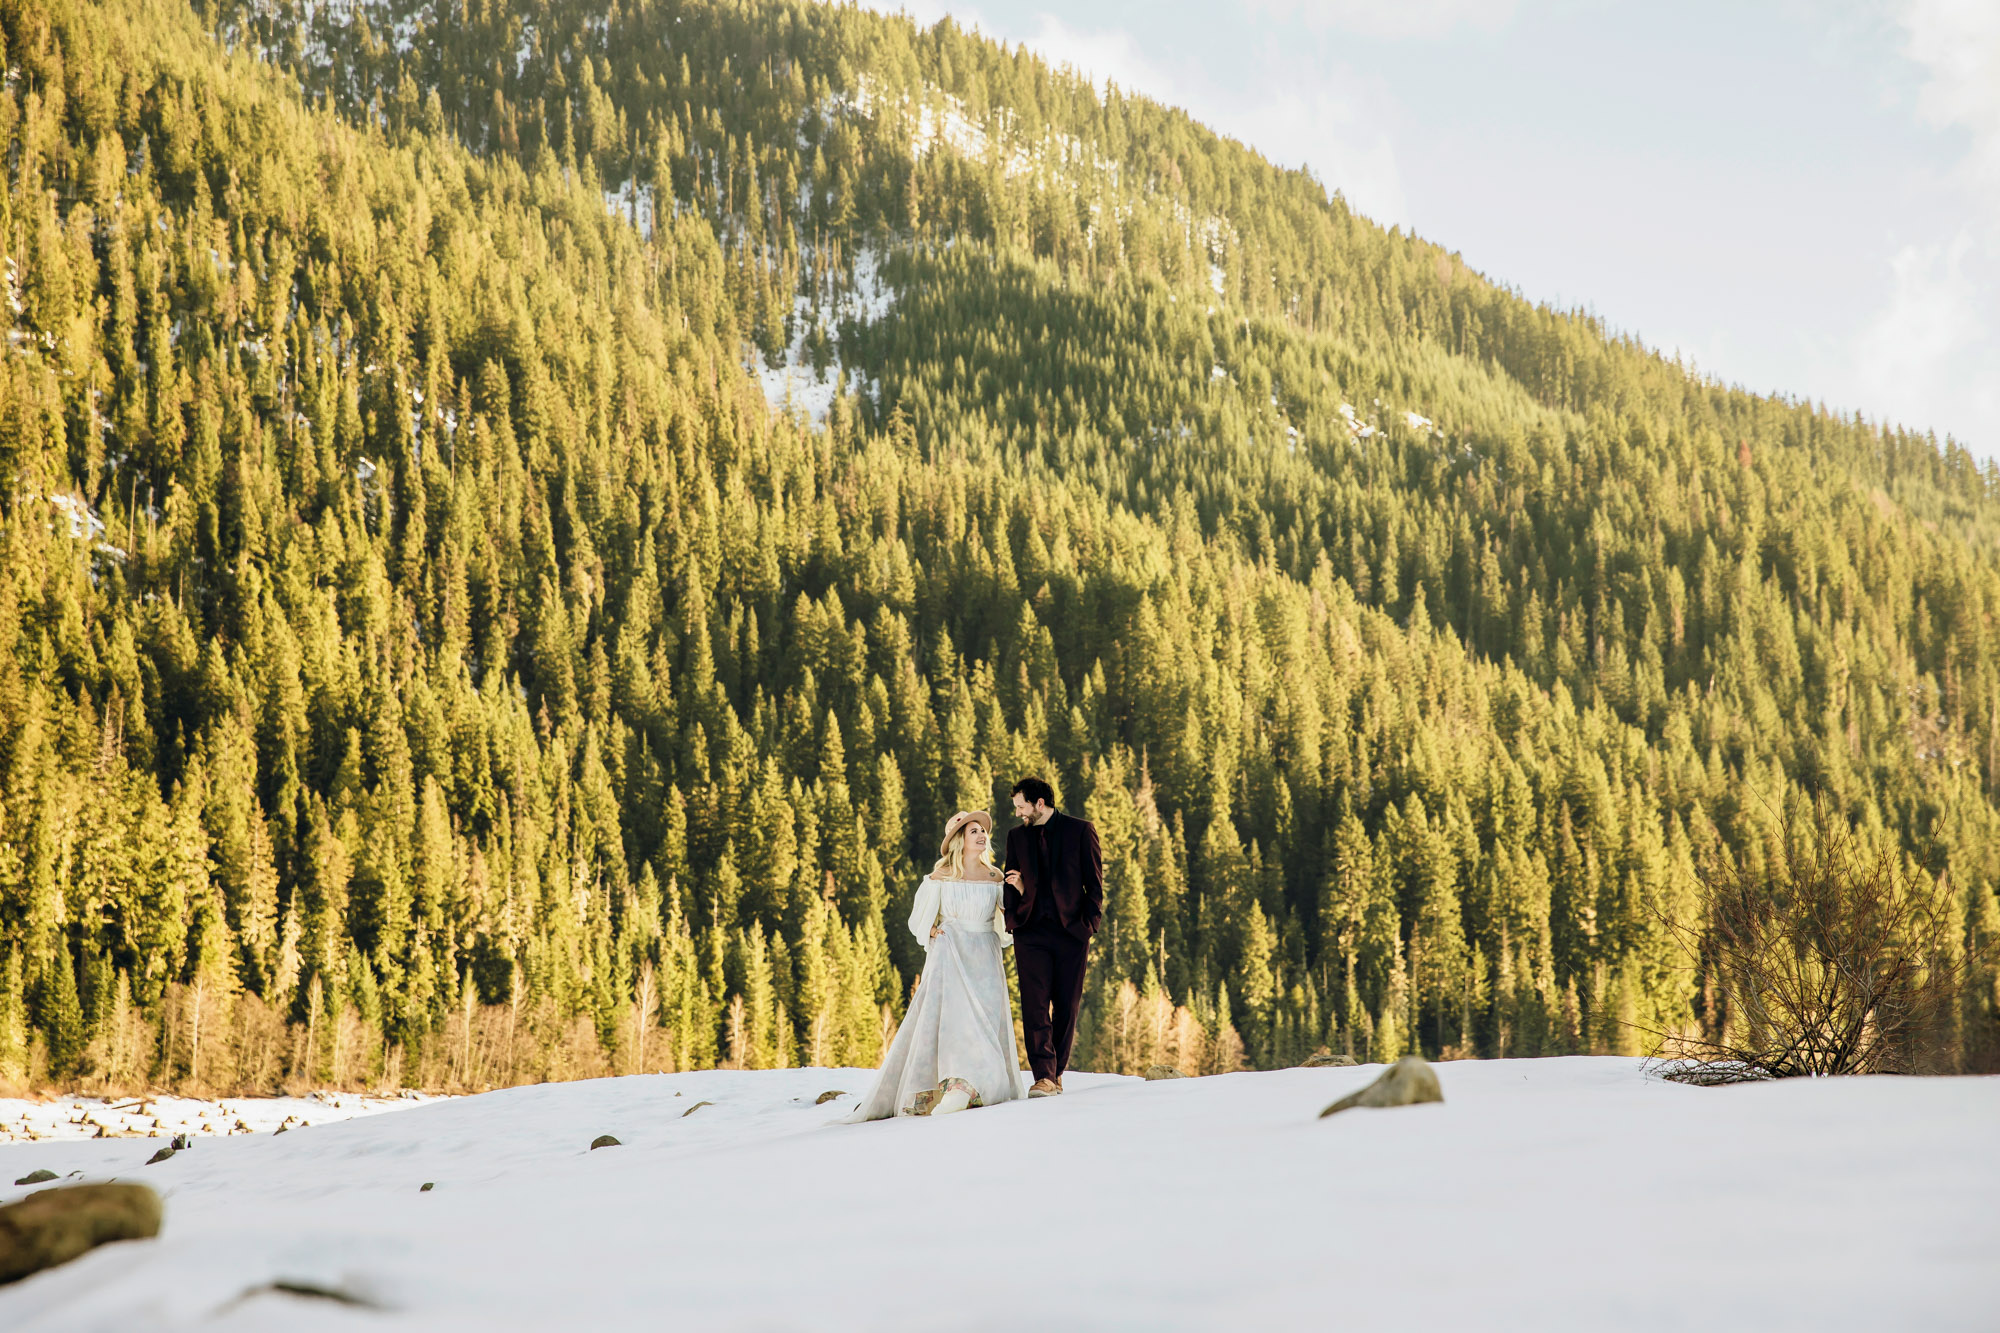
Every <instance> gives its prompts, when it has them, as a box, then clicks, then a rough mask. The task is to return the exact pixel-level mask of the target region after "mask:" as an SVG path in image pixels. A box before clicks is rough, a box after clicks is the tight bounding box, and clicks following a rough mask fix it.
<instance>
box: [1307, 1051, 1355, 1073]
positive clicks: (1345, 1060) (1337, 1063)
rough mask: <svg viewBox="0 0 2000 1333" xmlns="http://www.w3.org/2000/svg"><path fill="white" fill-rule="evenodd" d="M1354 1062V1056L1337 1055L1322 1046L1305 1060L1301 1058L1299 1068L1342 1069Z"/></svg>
mask: <svg viewBox="0 0 2000 1333" xmlns="http://www.w3.org/2000/svg"><path fill="white" fill-rule="evenodd" d="M1353 1063H1355V1060H1354V1057H1353V1056H1351V1055H1335V1054H1334V1053H1333V1052H1331V1051H1329V1050H1327V1049H1326V1048H1325V1047H1321V1048H1320V1049H1319V1050H1317V1051H1314V1052H1313V1053H1312V1054H1311V1055H1308V1056H1307V1057H1306V1058H1305V1059H1304V1060H1301V1061H1300V1062H1299V1068H1301V1069H1340V1068H1345V1067H1346V1066H1348V1065H1351V1064H1353Z"/></svg>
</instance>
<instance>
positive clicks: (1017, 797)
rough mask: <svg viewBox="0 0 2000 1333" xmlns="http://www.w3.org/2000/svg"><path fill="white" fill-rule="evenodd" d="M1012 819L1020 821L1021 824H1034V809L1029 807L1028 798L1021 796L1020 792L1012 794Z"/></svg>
mask: <svg viewBox="0 0 2000 1333" xmlns="http://www.w3.org/2000/svg"><path fill="white" fill-rule="evenodd" d="M1014 818H1016V819H1018V820H1020V821H1021V822H1022V823H1023V824H1032V823H1034V822H1035V807H1034V806H1032V805H1029V804H1028V798H1027V797H1025V796H1023V795H1021V793H1020V792H1015V793H1014Z"/></svg>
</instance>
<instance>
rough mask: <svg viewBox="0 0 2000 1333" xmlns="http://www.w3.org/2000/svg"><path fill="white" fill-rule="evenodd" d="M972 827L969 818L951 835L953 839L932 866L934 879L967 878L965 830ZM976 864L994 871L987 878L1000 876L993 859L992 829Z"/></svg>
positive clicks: (998, 868) (997, 866)
mask: <svg viewBox="0 0 2000 1333" xmlns="http://www.w3.org/2000/svg"><path fill="white" fill-rule="evenodd" d="M971 827H972V821H971V820H967V821H966V822H965V824H964V825H963V826H962V827H961V828H960V829H959V830H958V832H956V833H954V834H952V835H951V841H950V842H948V843H946V844H945V845H944V855H943V856H940V857H939V858H938V859H937V864H936V865H934V866H932V867H931V878H932V879H965V878H966V877H967V876H966V873H965V872H966V869H967V866H966V864H965V830H966V829H969V828H971ZM975 864H977V865H982V866H985V867H986V869H987V870H989V871H991V872H992V873H991V874H989V875H987V876H986V878H988V879H998V878H1000V867H999V865H998V864H997V863H996V862H995V861H994V860H993V834H992V833H991V832H990V831H989V832H988V833H987V835H986V848H985V850H984V851H982V852H980V853H979V859H978V861H977V862H975Z"/></svg>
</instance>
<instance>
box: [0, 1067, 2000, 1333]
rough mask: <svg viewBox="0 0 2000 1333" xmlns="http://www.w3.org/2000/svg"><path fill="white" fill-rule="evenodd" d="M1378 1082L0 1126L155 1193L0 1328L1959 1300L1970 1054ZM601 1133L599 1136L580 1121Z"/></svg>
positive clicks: (1596, 1314)
mask: <svg viewBox="0 0 2000 1333" xmlns="http://www.w3.org/2000/svg"><path fill="white" fill-rule="evenodd" d="M1378 1072H1379V1070H1378V1069H1376V1068H1373V1067H1362V1068H1358V1069H1294V1070H1282V1071H1276V1072H1270V1073H1244V1074H1230V1075H1223V1076H1220V1077H1214V1078H1203V1079H1184V1080H1169V1081H1165V1082H1159V1083H1145V1082H1142V1081H1140V1080H1137V1079H1128V1078H1119V1077H1116V1076H1110V1075H1090V1074H1073V1075H1071V1076H1070V1078H1069V1079H1068V1080H1067V1082H1068V1084H1069V1087H1070V1091H1069V1092H1068V1093H1067V1094H1066V1095H1065V1096H1063V1097H1061V1098H1057V1099H1053V1100H1042V1101H1022V1102H1014V1103H1008V1104H1005V1105H1001V1106H996V1107H990V1108H984V1109H979V1110H973V1111H969V1112H966V1113H964V1114H961V1115H955V1116H950V1117H947V1118H943V1119H938V1120H917V1119H902V1120H894V1121H883V1122H877V1123H874V1124H869V1125H859V1126H841V1125H835V1124H833V1123H831V1122H833V1121H834V1120H836V1119H837V1118H838V1116H839V1115H840V1114H841V1113H842V1108H843V1107H844V1106H847V1105H849V1104H851V1097H843V1098H841V1099H840V1100H839V1101H837V1102H830V1103H828V1104H826V1105H815V1104H814V1102H815V1098H816V1097H817V1096H818V1095H819V1094H820V1093H821V1092H824V1091H827V1090H829V1089H834V1088H839V1089H843V1090H845V1091H846V1092H848V1093H849V1094H858V1093H860V1092H862V1091H864V1090H865V1088H866V1086H867V1080H868V1079H870V1078H871V1077H872V1074H871V1073H870V1072H869V1071H862V1070H838V1071H829V1070H773V1071H767V1072H742V1071H726V1070H725V1071H708V1072H702V1073H690V1074H676V1075H651V1076H635V1077H629V1078H621V1079H606V1080H598V1081H594V1082H587V1083H568V1084H549V1085H543V1086H539V1087H530V1088H516V1089H509V1090H505V1091H500V1092H493V1093H487V1094H484V1095H481V1096H477V1097H466V1098H459V1099H454V1100H450V1101H442V1102H436V1103H432V1104H428V1105H423V1106H416V1107H413V1108H411V1109H410V1110H408V1111H407V1112H405V1113H403V1114H397V1115H378V1116H371V1117H367V1118H360V1119H354V1120H349V1121H346V1122H342V1123H338V1124H326V1125H316V1126H314V1127H313V1128H311V1129H308V1130H303V1131H298V1132H294V1133H289V1134H286V1135H284V1136H282V1137H272V1136H267V1135H257V1136H239V1137H236V1138H230V1139H219V1140H215V1141H208V1142H202V1143H200V1144H198V1145H197V1146H196V1147H195V1148H194V1149H193V1150H192V1151H189V1152H184V1153H182V1154H180V1155H179V1156H177V1157H175V1158H174V1159H173V1160H171V1161H168V1162H164V1163H161V1164H159V1165H157V1166H152V1167H143V1166H141V1165H140V1163H142V1162H143V1161H144V1160H145V1157H146V1156H147V1155H148V1154H149V1153H150V1152H151V1150H152V1149H153V1148H154V1147H155V1146H157V1145H154V1144H150V1143H141V1142H129V1141H124V1140H117V1139H110V1140H97V1141H91V1142H71V1143H53V1142H41V1143H30V1144H14V1145H11V1146H6V1147H0V1159H4V1160H0V1172H4V1178H5V1179H6V1180H12V1179H14V1178H15V1177H16V1176H19V1175H22V1174H24V1173H26V1172H28V1171H30V1170H33V1169H35V1168H37V1167H43V1166H46V1167H48V1168H49V1169H51V1170H55V1171H57V1172H58V1173H64V1172H68V1171H72V1170H78V1169H81V1170H82V1171H83V1173H84V1178H88V1179H106V1178H110V1177H112V1176H118V1177H120V1178H124V1179H138V1180H145V1181H147V1182H149V1183H151V1184H153V1185H155V1186H156V1187H157V1188H159V1189H160V1190H161V1191H162V1192H163V1194H164V1195H165V1196H166V1200H167V1220H166V1226H165V1229H164V1231H163V1232H162V1235H161V1238H160V1239H159V1240H158V1241H156V1242H150V1243H138V1244H125V1245H114V1246H108V1247H105V1248H103V1249H100V1250H98V1251H95V1252H94V1253H92V1254H90V1255H88V1256H86V1257H84V1258H83V1259H81V1260H79V1261H77V1262H76V1263H74V1264H71V1265H69V1266H67V1267H65V1268H62V1269H58V1270H55V1271H52V1272H49V1273H44V1274H40V1275H38V1276H36V1277H34V1278H31V1279H29V1280H28V1281H26V1282H23V1283H21V1284H19V1285H17V1286H14V1287H11V1288H0V1328H7V1329H10V1330H21V1333H27V1331H28V1330H64V1331H65V1333H67V1331H68V1330H89V1329H116V1330H119V1331H120V1333H130V1330H134V1329H141V1328H144V1329H181V1328H204V1329H206V1328H229V1329H255V1328H272V1329H277V1328H284V1329H317V1328H358V1327H366V1328H370V1329H405V1328H407V1329H418V1328H422V1329H475V1328H476V1329H514V1328H520V1329H530V1328H550V1329H554V1328H572V1327H587V1328H592V1329H623V1328H662V1327H671V1328H677V1329H679V1328H693V1329H707V1328H716V1329H759V1330H767V1329H812V1330H827V1329H870V1330H873V1329H917V1328H926V1329H930V1328H951V1329H960V1330H984V1329H1002V1328H1009V1329H1012V1328H1019V1327H1024V1326H1025V1327H1034V1326H1037V1325H1039V1326H1042V1327H1048V1328H1058V1329H1077V1328H1082V1329H1127V1328H1130V1329H1139V1328H1145V1329H1237V1328H1270V1329H1287V1328H1312V1329H1318V1328H1333V1327H1337V1328H1341V1329H1343V1330H1346V1329H1368V1328H1389V1327H1393V1328H1398V1329H1413V1328H1467V1329H1471V1328H1478V1329H1513V1328H1520V1329H1530V1328H1532V1329H1606V1328H1620V1329H1625V1328H1632V1329H1682V1328H1687V1329H1694V1328H1700V1329H1704V1330H1707V1329H1716V1328H1743V1329H1794V1328H1796V1329H1814V1330H1824V1329H1844V1328H1857V1329H1858V1328H1870V1329H1880V1328H1884V1327H1889V1328H1926V1329H1975V1328H1978V1329H1990V1328H1992V1327H1993V1326H1994V1315H1993V1312H1994V1310H1995V1309H1996V1308H2000V1264H1996V1263H1995V1262H1994V1258H1993V1256H1994V1254H1995V1253H1996V1249H1997V1248H2000V1210H1996V1209H1995V1207H1994V1205H1993V1201H1994V1199H1995V1198H1996V1196H2000V1136H1996V1135H1995V1134H1994V1132H1993V1129H1994V1126H1995V1125H2000V1079H1887V1078H1884V1079H1852V1080H1829V1081H1820V1082H1810V1083H1809V1082H1792V1083H1785V1084H1768V1085H1756V1086H1748V1087H1736V1088H1687V1087H1681V1086H1678V1085H1674V1084H1668V1083H1664V1082H1661V1081H1659V1080H1658V1079H1655V1078H1649V1077H1647V1076H1646V1075H1645V1074H1644V1072H1643V1071H1642V1068H1641V1066H1640V1064H1639V1062H1637V1061H1634V1060H1625V1059H1615V1058H1588V1057H1578V1058H1571V1059H1561V1060H1538V1061H1516V1060H1503V1061H1485V1062H1463V1063H1452V1064H1445V1065H1440V1066H1438V1075H1439V1079H1440V1081H1441V1083H1442V1085H1443V1088H1444V1094H1445V1098H1446V1101H1445V1103H1444V1104H1443V1105H1435V1106H1418V1107H1408V1108H1400V1109H1396V1110H1383V1111H1368V1110H1357V1111H1350V1112H1346V1113H1343V1114H1341V1115H1339V1116H1335V1117H1333V1118H1332V1119H1329V1120H1324V1121H1322V1120H1318V1119H1316V1116H1317V1114H1318V1112H1319V1110H1320V1108H1321V1107H1323V1106H1324V1105H1326V1104H1327V1103H1328V1102H1330V1101H1332V1100H1333V1099H1335V1098H1336V1097H1339V1096H1341V1095H1343V1094H1345V1093H1347V1092H1349V1091H1352V1090H1353V1089H1355V1088H1357V1087H1359V1086H1361V1085H1362V1084H1363V1083H1365V1082H1366V1081H1368V1080H1369V1079H1371V1078H1373V1077H1374V1076H1375V1075H1376V1073H1378ZM703 1101H706V1102H709V1103H710V1104H709V1105H707V1106H702V1107H700V1108H699V1109H693V1110H692V1113H690V1110H691V1108H694V1107H695V1106H696V1104H697V1103H699V1102H703ZM604 1133H609V1134H615V1135H617V1136H618V1137H619V1138H620V1139H621V1140H623V1146H621V1147H617V1148H606V1149H601V1150H599V1151H597V1152H590V1151H588V1150H587V1145H588V1144H589V1142H590V1140H591V1139H592V1138H593V1137H595V1136H596V1135H598V1134H604ZM426 1181H434V1182H436V1188H435V1190H433V1191H432V1192H429V1193H422V1192H420V1191H419V1187H420V1186H421V1185H422V1184H423V1183H424V1182H426ZM26 1192H27V1191H26V1190H25V1189H21V1188H15V1187H11V1186H10V1187H7V1188H6V1189H5V1191H4V1192H0V1201H4V1200H9V1199H12V1198H16V1197H19V1196H20V1195H21V1194H24V1193H26ZM274 1281H284V1282H288V1283H291V1284H295V1285H298V1284H303V1285H307V1286H314V1287H320V1288H324V1289H327V1290H332V1291H338V1292H340V1293H343V1294H344V1295H345V1296H347V1297H348V1298H350V1299H352V1300H355V1301H360V1302H366V1303H367V1304H343V1303H340V1302H338V1301H334V1300H326V1299H317V1298H313V1297H308V1296H300V1295H294V1294H287V1293H284V1292H277V1291H272V1290H270V1289H269V1284H271V1283H273V1282H274Z"/></svg>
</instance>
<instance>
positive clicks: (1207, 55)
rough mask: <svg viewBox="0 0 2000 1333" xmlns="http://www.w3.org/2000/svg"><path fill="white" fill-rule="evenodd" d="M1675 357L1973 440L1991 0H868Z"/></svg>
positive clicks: (1993, 131)
mask: <svg viewBox="0 0 2000 1333" xmlns="http://www.w3.org/2000/svg"><path fill="white" fill-rule="evenodd" d="M877 7H879V8H883V9H888V10H903V11H904V12H907V13H909V14H910V15H911V17H913V18H915V19H916V20H917V21H918V22H920V23H923V24H925V25H929V24H931V23H934V22H935V21H937V20H938V19H939V18H941V17H943V16H944V15H946V14H950V15H951V16H952V17H953V18H954V19H955V20H956V21H958V22H959V23H960V24H961V25H963V26H966V27H969V28H976V29H978V30H979V31H981V32H983V33H985V34H986V35H988V36H990V37H994V38H998V39H1000V40H1002V41H1006V42H1008V43H1025V44H1026V45H1027V46H1029V47H1030V48H1032V49H1034V50H1036V51H1038V52H1040V53H1042V54H1043V55H1045V56H1048V57H1050V58H1051V59H1053V60H1055V61H1056V62H1057V63H1060V64H1068V65H1071V66H1073V67H1075V68H1076V69H1078V70H1079V71H1082V72H1084V73H1086V74H1088V75H1090V76H1091V77H1092V78H1094V79H1096V80H1098V81H1099V82H1100V83H1102V82H1104V81H1106V80H1109V81H1112V82H1115V83H1117V84H1118V86H1119V87H1120V88H1122V89H1125V90H1127V91H1131V92H1138V93H1143V94H1146V95H1147V96H1150V97H1153V98H1156V99H1157V100H1159V101H1162V102H1166V103H1169V104H1171V105H1174V106H1179V107H1183V108H1185V109H1186V110H1187V111H1189V112H1190V113H1192V114H1193V115H1194V116H1195V117H1196V118H1197V119H1199V120H1202V121H1204V122H1206V123H1207V124H1209V125H1211V126H1213V127H1214V128H1215V129H1217V130H1218V131H1220V132H1221V133H1223V134H1226V135H1229V136H1232V137H1234V138H1237V139H1240V140H1242V141H1243V142H1245V143H1247V144H1249V145H1250V146H1252V147H1253V148H1255V149H1257V150H1258V151H1259V152H1261V153H1263V154H1264V155H1265V156H1266V157H1268V158H1270V159H1271V160H1273V161H1275V162H1278V163H1281V164H1283V165H1285V166H1293V167H1297V166H1304V167H1308V168H1310V169H1311V170H1312V172H1313V173H1314V175H1316V176H1317V177H1318V178H1319V179H1320V180H1321V181H1322V182H1324V183H1325V184H1326V185H1327V187H1328V188H1329V189H1332V190H1337V191H1339V192H1340V194H1341V195H1342V196H1343V197H1344V198H1345V199H1346V200H1347V202H1348V203H1349V204H1350V205H1351V206H1353V207H1354V208H1356V209H1357V210H1358V211H1360V212H1361V213H1363V214H1366V215H1367V216H1369V217H1371V218H1373V219H1375V220H1376V221H1378V222H1380V223H1382V224H1383V225H1385V226H1400V227H1402V228H1403V229H1405V230H1406V231H1414V232H1416V233H1417V234H1419V235H1421V236H1423V237H1425V238H1427V239H1429V240H1432V241H1436V242H1438V243H1440V244H1442V245H1444V246H1446V247H1448V248H1450V249H1453V250H1457V251H1458V252H1460V254H1462V255H1463V257H1464V258H1465V260H1466V262H1467V263H1469V264H1471V265H1472V266H1473V267H1475V268H1477V269H1479V270H1480V271H1482V272H1484V273H1485V274H1486V275H1487V276H1489V277H1491V278H1493V279H1495V280H1497V281H1500V282H1503V283H1506V284H1508V285H1510V286H1512V287H1515V288H1517V289H1518V290H1520V291H1521V292H1522V293H1523V294H1524V295H1525V296H1527V297H1528V298H1530V299H1531V300H1535V301H1547V302H1553V303H1555V304H1557V305H1559V306H1562V307H1565V308H1570V307H1578V308H1583V309H1587V310H1590V311H1591V312H1593V313H1595V314H1596V315H1598V316H1600V317H1601V318H1603V319H1604V320H1605V321H1606V322H1607V323H1608V324H1609V325H1610V327H1611V328H1613V329H1614V330H1617V331H1619V332H1622V333H1628V334H1632V335H1635V336H1637V337H1639V338H1640V339H1642V340H1643V341H1644V342H1646V343H1647V344H1648V345H1649V346H1653V347H1656V348H1659V349H1660V350H1662V351H1664V352H1666V353H1668V354H1669V355H1678V356H1680V357H1682V358H1684V359H1685V360H1687V361H1688V362H1690V363H1691V364H1693V365H1694V366H1695V367H1696V368H1697V369H1699V370H1700V371H1701V372H1702V373H1704V374H1706V375H1708V376H1711V377H1713V378H1715V379H1718V380H1721V381H1723V382H1725V383H1731V384H1740V385H1742V386H1743V387H1745V388H1747V389H1751V390H1754V391H1757V392H1762V393H1780V394H1783V395H1785V396H1787V397H1792V398H1802V399H1809V400H1813V401H1816V402H1822V403H1824V404H1826V405H1827V406H1828V407H1830V408H1833V409H1836V410H1838V411H1841V412H1856V411H1858V412H1860V413H1861V414H1863V415H1864V416H1866V417H1868V418H1869V419H1871V420H1875V421H1881V422H1885V423H1888V424H1891V425H1897V424H1900V425H1904V426H1908V427H1911V428H1913V429H1917V430H1930V431H1934V432H1935V433H1936V434H1937V436H1938V438H1939V439H1940V440H1942V439H1944V438H1946V437H1947V436H1949V437H1952V438H1955V439H1957V440H1958V441H1959V442H1960V443H1961V444H1964V445H1966V446H1967V447H1968V448H1970V449H1971V450H1973V451H1974V452H1975V453H1977V454H1978V455H1980V456H1981V457H1983V458H1988V459H1995V458H2000V0H1816V2H1812V3H1809V2H1808V0H1730V2H1729V3H1722V2H1719V0H1678V3H1675V4H1672V5H1666V4H1644V3H1639V2H1638V0H1317V2H1316V3H1315V2H1314V0H1076V2H1074V3H1065V4H1062V5H1060V6H1052V5H1050V4H1048V3H1047V0H977V3H976V4H958V3H953V2H952V0H893V2H888V0H882V2H879V3H878V4H877Z"/></svg>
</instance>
